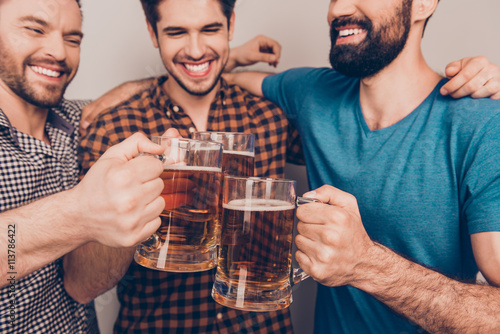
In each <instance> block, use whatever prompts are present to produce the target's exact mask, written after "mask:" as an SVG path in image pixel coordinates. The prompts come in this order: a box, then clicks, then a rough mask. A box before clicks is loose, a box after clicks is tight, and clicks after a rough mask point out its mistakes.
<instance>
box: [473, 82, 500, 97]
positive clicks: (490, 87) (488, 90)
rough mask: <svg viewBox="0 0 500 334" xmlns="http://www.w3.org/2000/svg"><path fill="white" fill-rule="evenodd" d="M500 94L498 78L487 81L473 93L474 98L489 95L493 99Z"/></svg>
mask: <svg viewBox="0 0 500 334" xmlns="http://www.w3.org/2000/svg"><path fill="white" fill-rule="evenodd" d="M499 95H500V83H499V82H498V81H496V79H491V80H489V81H487V82H486V83H485V84H484V85H483V86H482V87H481V88H480V89H478V90H476V91H475V92H473V93H472V94H471V97H472V98H474V99H481V98H486V97H489V98H491V99H498V97H497V96H499Z"/></svg>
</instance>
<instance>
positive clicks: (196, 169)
mask: <svg viewBox="0 0 500 334" xmlns="http://www.w3.org/2000/svg"><path fill="white" fill-rule="evenodd" d="M163 170H164V171H169V170H182V171H184V170H188V171H193V172H215V173H221V172H222V168H217V167H203V166H181V165H177V166H176V165H167V166H163Z"/></svg>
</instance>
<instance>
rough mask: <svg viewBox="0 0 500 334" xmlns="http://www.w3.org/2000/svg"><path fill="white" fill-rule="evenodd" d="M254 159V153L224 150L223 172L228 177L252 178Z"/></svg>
mask: <svg viewBox="0 0 500 334" xmlns="http://www.w3.org/2000/svg"><path fill="white" fill-rule="evenodd" d="M254 159H255V157H254V153H253V152H242V151H228V150H223V152H222V171H223V173H224V174H228V175H234V176H252V175H253V168H254V167H253V165H254Z"/></svg>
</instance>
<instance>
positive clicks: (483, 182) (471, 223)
mask: <svg viewBox="0 0 500 334" xmlns="http://www.w3.org/2000/svg"><path fill="white" fill-rule="evenodd" d="M499 143H500V113H499V114H497V115H496V116H495V117H493V118H492V119H490V120H489V121H488V122H487V123H486V124H485V126H484V127H483V129H481V130H480V131H478V133H477V134H476V135H475V138H474V141H473V142H471V143H470V148H469V150H468V152H467V157H468V159H466V162H465V164H466V173H465V175H464V179H463V184H462V186H461V195H462V196H463V198H464V206H463V214H464V215H465V217H466V219H467V224H468V228H469V233H471V234H472V233H480V232H488V231H500V145H499Z"/></svg>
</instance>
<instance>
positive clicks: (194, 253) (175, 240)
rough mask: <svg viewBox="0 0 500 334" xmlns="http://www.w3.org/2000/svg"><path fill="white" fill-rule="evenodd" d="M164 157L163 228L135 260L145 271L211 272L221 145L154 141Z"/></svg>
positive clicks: (167, 139) (214, 257)
mask: <svg viewBox="0 0 500 334" xmlns="http://www.w3.org/2000/svg"><path fill="white" fill-rule="evenodd" d="M152 141H153V142H154V143H156V144H159V145H161V146H162V147H164V148H165V151H164V153H163V155H162V156H160V158H161V160H162V162H163V169H164V170H163V173H162V174H161V178H162V179H163V182H164V188H163V191H162V196H163V197H164V198H165V208H164V210H163V212H162V213H161V215H160V218H161V225H160V227H159V228H158V230H157V231H156V232H155V233H154V234H153V235H152V236H151V237H150V238H149V239H148V240H146V241H145V242H143V243H141V244H139V245H138V246H137V249H136V252H135V255H134V259H135V261H136V262H137V263H138V264H140V265H142V266H144V267H147V268H151V269H157V270H164V271H174V272H195V271H204V270H209V269H212V268H215V266H216V265H217V249H218V247H217V246H218V245H217V240H218V239H219V236H218V233H219V231H220V227H219V225H220V219H219V196H220V193H221V190H220V187H221V181H222V145H221V144H219V143H214V142H208V141H198V140H190V139H182V138H171V137H153V138H152Z"/></svg>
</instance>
